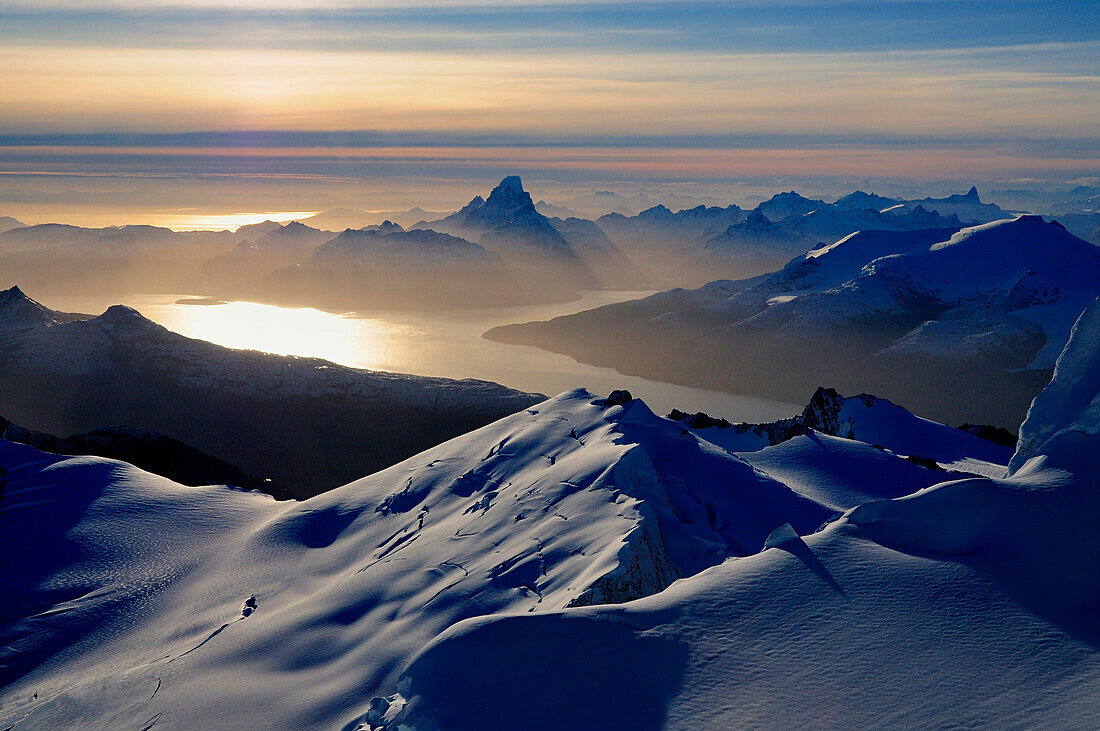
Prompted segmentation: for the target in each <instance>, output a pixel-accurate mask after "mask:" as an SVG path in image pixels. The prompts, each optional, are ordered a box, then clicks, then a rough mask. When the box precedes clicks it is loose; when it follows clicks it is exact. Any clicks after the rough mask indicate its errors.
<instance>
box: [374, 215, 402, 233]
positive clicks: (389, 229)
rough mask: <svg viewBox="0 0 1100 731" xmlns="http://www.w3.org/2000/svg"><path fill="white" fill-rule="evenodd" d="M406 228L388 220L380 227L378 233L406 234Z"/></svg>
mask: <svg viewBox="0 0 1100 731" xmlns="http://www.w3.org/2000/svg"><path fill="white" fill-rule="evenodd" d="M404 231H405V227H404V226H402V225H401V224H399V223H394V222H393V221H391V220H389V219H388V218H387V219H386V220H385V221H383V222H382V223H381V224H379V226H378V233H380V234H395V233H404Z"/></svg>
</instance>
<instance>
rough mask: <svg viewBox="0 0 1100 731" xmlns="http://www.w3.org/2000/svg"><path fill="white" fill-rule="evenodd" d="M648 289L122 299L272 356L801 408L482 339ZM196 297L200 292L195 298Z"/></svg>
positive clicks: (718, 405)
mask: <svg viewBox="0 0 1100 731" xmlns="http://www.w3.org/2000/svg"><path fill="white" fill-rule="evenodd" d="M646 294H648V292H618V291H600V292H583V293H582V297H581V299H579V300H576V301H574V302H569V303H565V304H556V305H536V306H526V307H511V308H501V309H494V310H465V311H456V312H395V311H385V312H383V311H377V312H358V313H349V314H343V315H341V314H332V313H328V312H322V311H319V310H315V309H311V308H290V307H276V306H273V305H263V304H256V303H252V302H228V303H216V304H181V303H180V300H183V301H187V300H188V299H195V298H189V297H188V296H186V295H134V296H131V297H126V298H124V299H123V302H122V304H126V305H129V306H131V307H133V308H135V309H136V310H138V311H139V312H141V313H142V314H143V315H145V316H146V317H148V318H149V319H151V320H153V321H155V322H157V323H159V324H161V325H163V326H165V327H167V328H168V329H169V330H173V331H175V332H178V333H180V334H182V335H186V336H187V337H192V338H199V339H201V340H208V341H210V342H213V343H217V344H219V345H224V346H227V347H230V348H243V349H250V350H260V351H264V352H268V353H278V354H280V355H300V356H315V357H319V358H324V359H326V360H331V361H333V362H335V363H341V364H344V365H349V366H354V367H357V368H370V369H375V370H386V371H396V372H400V373H416V374H420V375H427V376H444V377H447V378H481V379H485V380H490V381H496V382H498V383H503V384H504V385H506V386H511V387H513V388H518V389H522V390H524V391H536V392H540V393H544V394H548V395H550V394H556V393H559V392H561V391H565V390H568V389H571V388H576V387H578V386H583V387H585V388H588V389H590V390H592V391H593V392H596V393H608V392H609V391H610V390H611V389H613V388H627V389H630V391H631V392H632V393H633V394H634V395H635V396H639V397H641V398H643V399H645V400H646V402H647V403H648V404H649V406H650V408H652V409H653V410H654V411H655V412H657V413H660V414H664V413H667V412H668V411H670V410H671V409H672V408H678V409H682V410H685V411H706V412H708V413H710V414H712V415H715V416H719V415H720V416H725V417H726V418H728V419H730V420H731V421H770V420H773V419H777V418H782V417H785V416H791V415H793V414H796V413H798V412H800V411H801V407H800V406H797V405H794V404H785V403H782V402H779V401H772V400H769V399H762V398H756V397H753V396H743V395H738V394H729V393H720V392H716V391H707V390H704V389H697V388H688V387H685V386H676V385H672V384H667V383H660V382H657V381H649V380H646V379H643V378H637V377H634V376H624V375H622V374H620V373H618V372H616V371H614V370H612V369H610V368H597V367H594V366H589V365H585V364H582V363H578V362H576V361H574V360H573V359H572V358H569V357H567V356H564V355H559V354H556V353H550V352H548V351H545V350H540V349H538V348H533V347H529V346H519V345H507V344H504V343H495V342H492V341H489V340H485V339H484V338H482V337H481V335H482V333H484V332H485V331H486V330H489V329H490V328H492V327H495V326H497V325H503V324H507V323H514V322H528V321H531V320H545V319H549V318H552V317H557V316H559V315H565V314H569V313H573V312H579V311H581V310H586V309H590V308H592V307H598V306H600V305H604V304H609V303H612V302H621V301H623V300H627V299H634V298H636V297H640V296H644V295H646ZM197 301H203V300H197ZM46 304H47V305H48V306H51V307H53V308H55V309H60V310H67V311H70V312H85V313H90V314H98V313H100V312H102V311H103V310H104V309H106V307H107V306H109V305H110V304H115V302H107V301H104V300H93V299H89V298H52V299H51V301H50V302H48V303H46Z"/></svg>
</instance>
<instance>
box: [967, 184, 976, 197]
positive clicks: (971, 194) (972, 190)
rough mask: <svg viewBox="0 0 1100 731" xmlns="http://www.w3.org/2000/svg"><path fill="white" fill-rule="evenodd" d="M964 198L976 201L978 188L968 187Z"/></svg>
mask: <svg viewBox="0 0 1100 731" xmlns="http://www.w3.org/2000/svg"><path fill="white" fill-rule="evenodd" d="M966 197H967V198H972V199H973V200H978V186H976V185H972V186H970V190H969V191H967V193H966Z"/></svg>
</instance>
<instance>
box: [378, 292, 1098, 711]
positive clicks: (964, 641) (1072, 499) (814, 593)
mask: <svg viewBox="0 0 1100 731" xmlns="http://www.w3.org/2000/svg"><path fill="white" fill-rule="evenodd" d="M1095 318H1096V308H1095V307H1094V308H1092V310H1090V312H1089V313H1086V315H1085V316H1084V317H1083V318H1082V320H1081V322H1080V323H1079V325H1078V329H1077V331H1076V335H1077V337H1076V338H1075V341H1071V343H1070V345H1069V346H1068V347H1067V350H1066V353H1067V355H1066V356H1063V363H1065V364H1066V365H1065V368H1063V369H1062V379H1063V381H1062V383H1061V384H1060V385H1056V386H1053V387H1052V389H1053V390H1052V391H1051V392H1045V393H1044V395H1042V396H1040V397H1039V398H1038V399H1037V400H1036V404H1037V408H1036V409H1035V411H1036V412H1037V416H1040V415H1042V414H1043V413H1044V412H1045V411H1046V408H1048V407H1049V408H1052V409H1053V410H1055V411H1056V412H1057V413H1058V414H1059V417H1060V419H1061V420H1062V423H1063V424H1065V425H1066V426H1065V427H1064V428H1063V429H1059V430H1058V432H1059V433H1063V434H1066V435H1069V434H1072V435H1073V436H1072V437H1070V439H1069V440H1068V441H1065V442H1062V443H1061V444H1058V443H1057V441H1056V442H1053V443H1052V442H1046V444H1048V445H1049V446H1051V447H1054V448H1055V450H1054V451H1055V452H1056V453H1057V454H1058V459H1057V464H1052V462H1053V461H1054V460H1050V459H1048V458H1047V457H1046V456H1045V455H1041V454H1036V455H1035V458H1034V459H1032V460H1031V461H1029V462H1028V463H1027V466H1026V467H1025V468H1023V469H1020V470H1017V471H1016V472H1015V473H1014V474H1013V475H1012V476H1011V477H1003V478H996V479H989V478H970V479H962V480H956V481H951V482H946V483H943V484H939V485H935V486H932V487H929V488H927V489H924V490H921V491H919V492H917V493H915V494H913V495H909V496H907V497H902V498H898V499H888V500H874V499H872V500H869V501H866V502H863V503H862V504H860V505H858V506H857V507H854V508H853V509H851V510H849V511H848V512H846V513H845V514H844V516H843V517H842V518H841V519H839V520H837V521H834V522H831V523H829V524H828V525H827V526H826V527H825V528H824V529H822V530H821V531H819V532H817V533H815V534H813V535H810V536H806V537H801V538H800V537H798V536H797V535H796V531H792V530H788V529H785V528H784V529H780V530H777V531H776V532H775V533H773V535H772V536H771V537H770V538H769V540H768V542H767V545H768V548H767V549H766V550H764V551H763V552H761V553H759V554H756V555H754V556H751V557H747V558H734V559H728V560H726V561H725V562H723V563H722V564H720V565H719V566H716V567H714V568H711V569H710V570H708V571H705V572H702V573H700V574H698V575H696V576H693V577H690V578H687V579H684V580H682V581H679V582H677V583H676V584H674V585H672V586H671V587H669V588H668V589H667V590H665V591H664V592H661V593H660V594H657V595H654V596H650V597H646V598H643V599H641V600H638V601H635V602H630V603H627V604H624V605H619V606H604V607H589V608H581V609H569V610H565V611H562V612H549V613H545V614H541V615H538V616H534V617H526V616H503V617H485V618H480V619H472V620H468V621H465V622H462V623H460V624H458V625H456V626H454V627H451V628H450V629H449V630H447V631H446V632H445V633H443V634H442V635H441V636H440V637H438V638H437V639H436V640H434V641H433V642H432V643H431V644H430V645H428V646H427V647H426V648H425V649H424V650H422V651H421V652H420V653H419V654H418V655H417V657H416V658H415V659H414V660H413V661H412V662H411V663H410V665H409V667H408V668H407V669H406V671H405V672H404V674H403V678H402V680H401V682H400V683H398V684H397V685H395V686H394V687H393V693H392V695H390V696H387V697H386V698H385V701H384V702H383V701H379V702H378V703H376V709H377V711H379V713H377V714H376V719H377V720H380V721H382V722H383V723H384V724H385V727H386V728H391V729H399V728H400V729H436V728H445V729H474V728H476V729H503V728H515V727H520V726H522V727H524V728H546V729H550V728H572V727H585V728H737V727H744V726H749V727H806V726H812V727H845V728H850V727H857V728H882V727H897V726H906V727H910V726H916V727H927V728H937V727H944V726H980V727H1015V726H1029V727H1031V726H1043V727H1050V726H1055V727H1073V728H1089V727H1094V726H1096V725H1097V724H1098V723H1100V698H1098V696H1097V694H1096V692H1095V691H1096V688H1097V686H1098V684H1100V651H1098V650H1100V630H1098V628H1100V540H1098V539H1097V535H1096V525H1097V522H1098V521H1100V489H1098V488H1100V485H1098V484H1097V474H1098V473H1097V471H1096V469H1095V457H1094V456H1093V455H1094V454H1095V452H1096V449H1097V447H1098V446H1100V443H1098V439H1100V437H1098V436H1097V430H1096V429H1095V426H1096V425H1095V415H1094V414H1093V413H1092V412H1093V410H1094V407H1093V404H1094V403H1095V399H1096V398H1097V393H1096V386H1097V383H1096V381H1095V379H1094V378H1093V377H1092V376H1094V375H1095V374H1094V373H1092V371H1093V370H1094V369H1093V368H1091V364H1093V363H1094V362H1095V360H1096V357H1097V352H1098V351H1100V341H1098V340H1097V339H1096V338H1095V337H1094V335H1095V333H1094V332H1092V330H1093V325H1095V323H1094V322H1093V320H1095ZM1085 364H1090V365H1088V366H1086V365H1085ZM1071 374H1072V375H1071ZM1067 393H1073V394H1074V396H1073V397H1071V398H1067V397H1066V395H1065V394H1067ZM1043 404H1046V406H1043ZM1062 407H1068V410H1066V409H1063V408H1062ZM1066 430H1068V431H1066ZM1038 431H1042V429H1039V430H1038ZM1023 432H1024V433H1025V434H1027V432H1028V430H1027V429H1026V428H1025V429H1024V430H1023ZM823 447H824V443H823ZM1039 451H1042V450H1041V449H1040V450H1039ZM852 456H853V455H852V454H848V455H847V458H851V457H852ZM777 463H778V464H781V465H784V466H787V467H788V468H790V467H791V463H790V461H789V460H785V459H779V460H777ZM794 466H795V467H798V466H799V465H798V464H797V463H796V464H795V465H794ZM808 471H810V472H817V471H819V470H818V468H816V467H813V466H809V467H808ZM845 476H849V477H850V475H847V474H846V475H845ZM867 478H868V479H867V480H866V482H865V483H864V485H865V487H864V489H867V488H873V487H874V486H875V483H876V482H877V481H876V480H874V479H873V478H872V477H871V475H868V476H867ZM382 710H385V711H386V712H385V713H384V714H383V713H380V711H382Z"/></svg>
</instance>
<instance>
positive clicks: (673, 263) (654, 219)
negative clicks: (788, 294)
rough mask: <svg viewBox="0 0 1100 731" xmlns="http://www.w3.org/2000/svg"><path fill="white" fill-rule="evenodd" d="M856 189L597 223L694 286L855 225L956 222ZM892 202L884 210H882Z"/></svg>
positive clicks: (766, 263) (750, 269)
mask: <svg viewBox="0 0 1100 731" xmlns="http://www.w3.org/2000/svg"><path fill="white" fill-rule="evenodd" d="M896 203H897V201H894V200H892V199H889V198H884V197H882V196H877V195H873V194H870V193H864V192H862V191H856V192H854V193H851V194H849V195H847V196H844V197H843V198H840V199H839V200H837V201H836V202H835V203H825V202H824V201H821V200H816V199H810V198H805V197H803V196H801V195H799V194H798V193H796V192H794V191H790V192H787V193H779V194H777V195H775V196H772V197H771V198H770V199H768V200H767V201H764V202H763V203H761V204H760V205H759V206H757V207H756V208H755V209H753V210H752V211H749V212H747V213H746V212H745V211H742V210H741V209H740V208H738V207H737V206H728V207H726V208H704V207H702V206H699V207H698V208H695V209H691V210H685V211H680V212H678V213H672V212H671V211H670V210H669V209H667V208H665V207H664V206H657V207H655V208H652V209H649V210H647V211H643V212H642V213H641V214H639V215H638V216H635V217H632V218H626V217H624V216H618V215H608V216H602V217H601V218H600V219H599V221H598V224H599V225H600V226H601V227H603V228H604V229H605V230H606V231H607V232H608V234H609V236H611V238H612V239H613V240H614V241H615V242H616V243H617V244H619V246H621V247H622V248H623V249H624V250H626V251H627V252H629V253H630V254H631V255H632V256H634V257H635V258H636V259H637V260H638V261H639V263H640V266H642V267H643V269H645V270H646V271H648V272H649V273H650V274H651V276H653V277H654V278H655V279H657V280H658V281H663V282H669V283H675V284H679V285H682V286H692V285H698V284H699V283H702V282H708V281H713V280H714V279H715V278H716V277H728V278H734V279H740V278H744V277H751V276H756V275H758V274H763V273H766V272H771V271H774V270H775V269H778V268H779V267H781V266H782V265H783V264H784V262H786V261H788V260H789V259H791V258H792V257H794V256H797V255H799V254H801V253H803V252H805V251H807V250H808V249H811V248H813V247H815V246H818V245H821V244H823V243H824V242H831V241H836V240H837V239H838V238H841V237H842V236H846V235H848V234H850V233H852V232H854V231H868V230H885V231H911V230H917V229H922V228H951V227H954V228H960V227H961V226H962V224H961V223H960V222H959V219H958V218H957V217H955V216H954V215H951V216H941V215H940V214H939V213H936V212H934V211H929V210H927V209H925V208H923V207H921V206H915V207H913V208H908V207H906V206H902V205H893V204H896ZM889 205H893V207H892V208H890V209H889V210H886V211H880V210H879V209H880V208H885V207H886V206H889Z"/></svg>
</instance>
